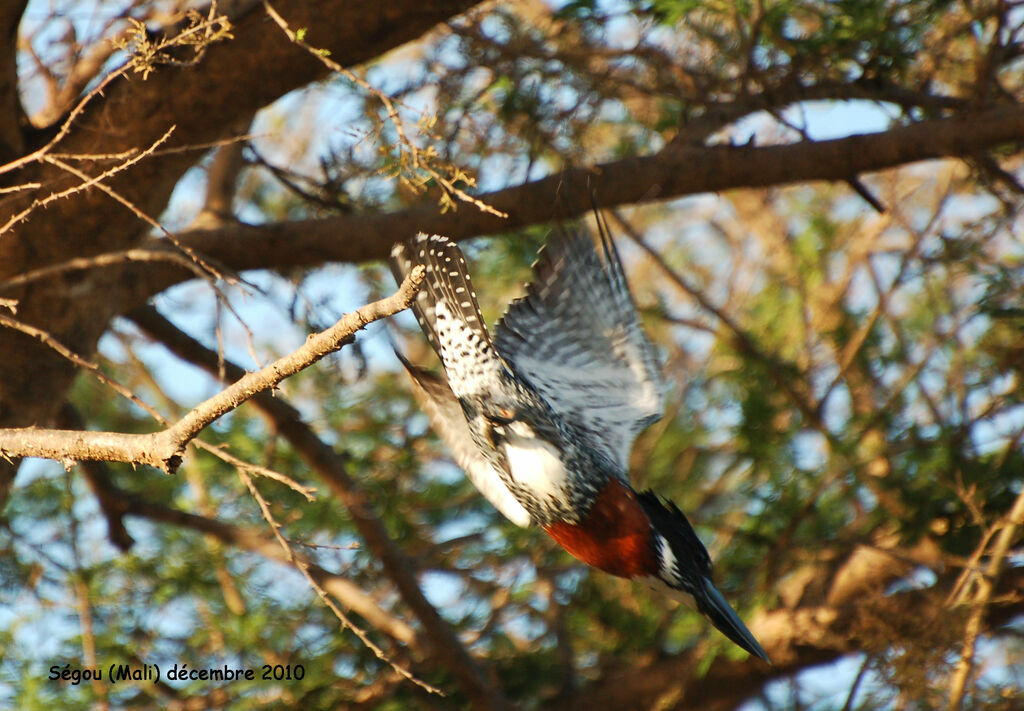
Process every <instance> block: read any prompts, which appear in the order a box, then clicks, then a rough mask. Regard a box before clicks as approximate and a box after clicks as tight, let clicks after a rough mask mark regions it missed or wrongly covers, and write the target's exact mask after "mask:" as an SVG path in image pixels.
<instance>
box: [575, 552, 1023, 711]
mask: <svg viewBox="0 0 1024 711" xmlns="http://www.w3.org/2000/svg"><path fill="white" fill-rule="evenodd" d="M952 577H953V576H947V579H943V580H942V581H940V584H939V585H936V586H933V587H931V588H927V589H925V590H914V591H910V592H905V593H900V594H895V595H888V596H887V595H885V594H884V585H881V586H880V585H879V584H878V583H879V581H878V580H877V579H876V580H874V584H872V585H870V590H867V591H865V593H864V594H862V595H861V596H859V597H857V598H856V599H853V600H848V601H845V602H843V603H842V604H839V605H829V604H824V605H805V606H801V607H798V608H794V609H777V610H773V611H770V612H767V613H765V614H763V615H762V616H761V617H760V618H758V619H755V620H754V622H753V624H751V630H752V631H753V632H754V634H755V635H756V636H757V638H758V639H759V640H760V641H761V642H762V643H763V644H764V646H765V649H767V650H768V651H769V653H770V654H771V656H772V660H773V661H774V662H776V663H775V664H774V665H773V666H771V667H769V666H766V665H764V664H762V663H760V662H759V661H758V660H756V659H745V660H742V661H731V660H727V659H716V660H715V661H714V663H713V664H712V665H711V667H710V669H708V671H707V673H706V674H705V675H704V676H699V675H697V674H695V673H693V672H692V670H693V669H694V668H696V667H697V666H699V665H700V662H701V660H700V656H701V652H702V650H701V649H699V648H698V649H697V650H694V651H690V652H686V653H684V654H681V655H677V656H672V657H667V658H662V659H658V660H656V661H654V662H644V663H638V664H633V663H628V662H627V663H621V664H619V665H617V666H616V667H615V668H610V669H606V670H604V672H603V673H602V675H601V678H600V681H598V682H597V683H595V684H593V685H591V686H589V687H586V688H585V689H583V690H581V691H580V692H579V693H578V694H576V695H575V696H574V697H573V698H572V700H571V702H569V703H564V704H563V703H561V702H560V703H559V704H558V705H557V706H556V708H558V709H560V710H561V709H565V710H566V711H589V710H590V709H593V708H614V709H623V710H632V709H637V710H638V711H639V710H640V709H649V708H652V707H653V706H655V705H657V703H658V700H659V699H662V698H663V697H664V694H665V692H666V690H667V689H673V690H677V691H678V692H679V693H678V695H677V698H678V699H680V701H679V702H678V703H677V704H675V705H673V706H671V708H675V709H680V710H685V709H699V710H700V711H727V710H728V709H733V708H735V707H736V706H737V705H739V704H740V703H742V702H743V701H746V700H747V699H749V698H750V697H751V696H753V695H754V694H756V693H757V692H758V690H759V689H760V688H761V687H762V686H763V685H764V684H765V683H767V682H768V681H771V680H773V679H780V678H785V677H788V676H790V675H792V674H795V673H797V672H799V671H802V670H804V669H807V668H809V667H813V666H817V665H820V664H825V663H828V662H831V661H834V660H836V659H838V658H839V657H842V656H844V655H846V654H852V653H855V652H860V651H864V650H865V648H867V647H870V646H871V645H872V644H877V637H878V635H879V634H880V633H881V634H884V628H883V627H880V625H879V623H880V622H881V621H882V620H883V619H884V620H885V624H888V625H899V624H901V622H902V621H904V620H911V621H917V622H919V623H924V622H925V621H929V623H930V624H934V625H938V626H939V627H942V625H945V624H946V620H947V619H948V617H949V610H948V609H947V608H946V606H945V600H944V597H945V589H946V584H947V583H948V582H949V580H950V579H951V578H952ZM865 582H867V580H865ZM999 593H1000V598H999V602H998V603H993V604H992V605H991V606H990V607H989V608H988V611H987V614H986V616H985V619H984V629H985V630H986V631H987V632H994V631H996V630H998V629H999V627H1000V626H1001V625H1004V624H1005V623H1006V622H1007V621H1008V620H1010V619H1013V618H1014V617H1016V616H1019V615H1020V614H1022V613H1024V569H1021V568H1013V569H1011V570H1009V571H1007V572H1006V573H1004V575H1003V576H1002V578H1001V579H1000V586H999ZM880 629H882V630H883V631H882V632H880ZM921 634H922V635H924V634H926V632H925V630H923V629H922V630H921ZM949 641H950V643H952V641H953V638H952V637H950V640H949Z"/></svg>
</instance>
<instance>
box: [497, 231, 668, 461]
mask: <svg viewBox="0 0 1024 711" xmlns="http://www.w3.org/2000/svg"><path fill="white" fill-rule="evenodd" d="M598 225H599V228H600V253H599V252H598V248H597V247H595V245H594V243H593V241H592V240H591V238H590V237H589V236H588V235H586V234H585V233H580V232H575V233H569V232H566V231H564V230H563V231H562V233H561V234H560V235H559V236H558V237H556V238H555V239H554V240H552V241H551V242H550V243H549V244H548V245H547V246H545V247H544V249H543V250H541V253H540V255H539V257H538V259H537V262H536V264H534V267H533V269H534V274H535V277H534V281H533V283H532V284H530V285H529V286H528V287H527V293H526V296H524V297H523V298H521V299H517V300H516V301H514V302H513V303H512V304H511V306H510V307H509V309H508V312H507V313H506V314H505V316H504V318H502V320H501V321H500V322H499V324H498V326H497V329H496V331H495V346H496V348H497V350H498V353H500V354H501V357H502V358H504V359H505V361H506V362H507V363H509V364H510V365H511V367H512V369H513V370H514V371H515V373H516V374H517V375H519V376H520V377H522V378H523V379H524V380H527V381H528V382H529V383H530V385H531V386H533V388H534V389H535V390H536V391H537V392H538V393H539V394H540V395H541V396H542V397H543V398H544V399H545V400H547V402H548V404H549V405H550V407H551V408H552V410H554V411H555V412H556V413H558V414H559V415H561V416H562V417H563V418H564V419H565V420H566V421H567V422H571V423H574V425H575V426H576V427H577V428H578V430H579V431H580V432H581V433H582V434H583V435H584V436H586V437H587V438H588V440H589V441H588V443H589V445H590V446H592V447H594V448H595V449H598V450H601V451H603V452H604V453H605V454H606V455H607V456H608V457H609V459H610V460H611V461H613V462H616V463H618V464H619V465H620V468H621V471H626V470H627V468H628V460H629V454H630V450H631V449H632V447H633V441H634V440H635V439H636V435H637V434H638V433H639V432H640V431H641V430H642V429H644V428H645V427H647V426H648V425H649V424H650V423H652V422H654V421H655V420H657V419H658V418H659V417H661V413H662V410H663V408H664V404H663V394H662V384H661V378H660V375H659V372H658V366H657V363H656V359H655V355H654V350H653V348H652V346H651V344H650V341H648V339H647V336H646V335H645V334H644V332H643V330H642V328H641V326H640V320H639V317H638V316H637V312H636V306H635V304H634V303H633V297H632V295H631V294H630V292H629V286H628V284H627V283H626V277H625V274H624V273H623V270H622V263H621V261H620V260H619V256H618V252H617V251H616V249H615V245H614V243H613V242H612V241H611V238H610V236H609V235H608V231H607V228H606V227H605V226H604V224H603V223H602V222H601V221H600V219H599V221H598Z"/></svg>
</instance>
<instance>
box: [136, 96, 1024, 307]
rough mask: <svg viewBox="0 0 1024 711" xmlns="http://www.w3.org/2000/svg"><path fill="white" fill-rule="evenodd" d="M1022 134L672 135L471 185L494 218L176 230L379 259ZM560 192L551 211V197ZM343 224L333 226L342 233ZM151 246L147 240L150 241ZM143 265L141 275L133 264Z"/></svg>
mask: <svg viewBox="0 0 1024 711" xmlns="http://www.w3.org/2000/svg"><path fill="white" fill-rule="evenodd" d="M1014 142H1024V106H1009V107H1001V108H997V109H990V110H987V111H980V112H977V113H973V114H962V115H957V116H953V117H949V118H941V119H934V120H929V121H921V122H919V123H916V124H913V125H911V126H904V127H900V128H894V129H891V130H889V131H884V132H878V133H868V134H858V135H854V136H848V137H846V138H838V139H834V140H829V141H814V142H810V141H801V142H799V143H794V144H789V145H782V146H763V147H757V146H711V147H706V148H705V147H695V146H676V147H670V148H667V149H666V150H664V151H662V152H660V153H658V154H656V155H652V156H642V157H635V158H625V159H622V160H618V161H613V162H610V163H605V164H602V165H598V166H594V167H593V168H572V169H569V170H565V171H562V172H560V173H557V174H555V175H552V176H549V177H547V178H542V179H540V180H535V181H532V182H529V183H525V184H523V185H517V186H515V187H511V188H506V189H503V190H498V191H495V192H491V193H486V194H484V195H480V196H479V197H480V199H481V200H482V201H483V202H486V203H487V204H489V205H492V206H493V207H494V208H496V209H497V210H500V211H502V212H505V213H508V215H509V217H508V219H505V220H503V219H500V218H497V217H495V216H494V215H491V214H488V213H484V212H480V211H479V210H470V209H461V210H459V211H457V212H453V211H448V212H442V211H441V210H440V209H439V208H438V207H437V206H436V205H434V204H432V203H431V204H426V205H421V206H417V207H413V208H409V209H406V210H401V211H397V212H391V213H386V214H351V215H340V216H337V217H331V218H326V219H312V220H298V221H295V222H288V223H278V224H270V225H258V226H257V225H244V224H231V225H224V226H223V227H220V228H218V229H215V230H203V229H200V230H192V231H188V232H184V233H181V234H179V239H180V240H181V242H182V244H185V245H188V246H189V247H192V248H193V249H195V250H196V251H197V252H199V253H200V254H203V255H205V256H206V257H209V258H212V259H215V260H217V261H219V262H222V263H224V264H225V265H227V266H229V267H231V268H233V269H236V270H239V271H242V270H246V269H263V268H275V269H287V268H290V267H295V266H310V265H318V264H322V263H324V262H331V261H338V262H364V261H369V260H376V259H384V258H385V257H386V256H387V254H388V250H390V248H391V245H392V244H393V243H394V242H395V241H396V240H398V239H401V238H404V237H408V236H411V235H413V234H415V233H416V232H418V231H422V232H426V233H428V234H443V235H445V236H447V237H450V238H452V239H456V240H460V239H467V238H470V237H474V236H478V235H484V234H495V233H499V232H505V231H508V230H512V229H516V228H519V227H525V226H528V225H532V224H537V223H544V222H550V221H551V220H552V219H554V218H555V217H559V218H563V219H564V218H570V217H574V216H577V215H582V214H585V213H587V212H588V211H589V210H590V205H591V202H590V192H589V188H588V186H592V187H593V189H594V193H595V195H596V197H597V200H598V202H599V204H601V205H602V206H604V207H608V208H611V207H615V206H617V205H626V204H637V203H644V202H650V201H653V200H664V199H669V198H675V197H680V196H684V195H692V194H697V193H705V192H717V191H721V190H731V189H736V188H756V187H767V186H772V185H784V184H789V183H798V182H808V181H815V180H826V181H847V180H848V179H849V177H850V176H851V175H860V174H862V173H866V172H871V171H878V170H885V169H888V168H894V167H897V166H901V165H905V164H907V163H913V162H916V161H924V160H934V159H939V158H951V157H963V156H971V155H974V154H976V153H977V152H978V151H979V150H981V149H983V148H991V147H993V146H997V145H1002V144H1005V143H1014ZM556 200H557V201H558V212H557V213H556V210H555V204H556ZM339 236H340V237H339ZM150 246H153V247H155V246H156V243H155V242H152V243H150ZM120 269H121V270H122V271H121V272H120V274H122V275H123V278H121V279H120V282H119V283H123V284H125V288H133V289H134V293H130V294H125V295H124V296H125V298H124V299H122V303H125V304H139V303H142V302H143V301H145V300H146V299H147V298H148V297H149V296H152V295H153V294H154V293H159V292H160V291H162V290H163V289H165V288H167V287H168V286H171V285H173V284H175V283H177V282H179V281H181V280H183V279H188V278H190V277H191V275H190V274H186V273H183V272H182V271H181V270H180V269H176V268H174V267H173V266H172V265H159V266H157V265H151V264H148V265H145V266H142V265H131V264H128V265H124V266H122V267H121V268H120ZM143 271H145V278H143V277H142V272H143Z"/></svg>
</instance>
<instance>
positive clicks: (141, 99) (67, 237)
mask: <svg viewBox="0 0 1024 711" xmlns="http://www.w3.org/2000/svg"><path fill="white" fill-rule="evenodd" d="M472 4H473V2H471V1H469V0H426V1H423V0H418V1H417V2H410V1H409V0H399V1H398V2H389V3H350V2H342V1H341V0H332V1H329V2H316V3H310V2H301V1H299V0H280V1H279V2H276V3H275V8H276V9H277V11H278V12H279V13H281V15H283V16H284V17H285V18H286V19H287V20H288V22H289V23H291V25H292V26H293V27H302V28H306V29H307V40H308V41H309V42H310V43H312V44H314V45H315V46H317V47H322V48H325V49H328V50H330V52H331V56H332V58H333V59H335V60H336V61H338V62H339V63H341V64H342V65H346V66H351V65H355V64H359V63H361V62H365V61H368V60H370V59H373V58H375V57H379V56H380V55H382V54H384V53H386V52H387V51H389V50H391V49H393V48H395V47H397V46H399V45H401V44H403V43H405V42H408V41H410V40H412V39H415V38H416V37H419V36H420V35H422V34H423V33H424V32H426V31H427V30H429V29H430V28H431V27H433V26H434V25H436V24H437V23H438V22H441V21H444V20H446V19H448V18H450V17H451V16H453V15H455V14H457V13H459V12H461V11H463V10H465V9H467V8H468V7H470V6H471V5H472ZM0 29H2V28H0ZM232 35H233V36H234V39H232V40H229V41H224V42H220V43H217V44H214V45H212V46H210V47H209V49H208V50H207V51H206V54H205V56H204V57H203V59H202V61H201V62H199V63H198V64H197V65H195V66H188V67H175V66H163V67H160V68H159V69H158V70H157V71H156V72H154V73H153V74H152V75H151V76H150V78H149V79H148V80H145V81H143V80H142V78H141V77H140V76H139V75H128V76H126V77H123V78H121V79H118V80H116V81H114V82H113V83H112V84H111V86H109V87H108V88H107V89H106V90H105V91H104V93H103V95H102V96H99V97H97V98H96V100H95V101H93V102H92V103H91V104H90V105H89V107H88V109H87V110H86V111H85V112H84V113H83V114H82V115H81V116H80V117H79V118H78V119H77V120H76V122H75V124H74V126H73V127H72V130H71V131H70V132H69V134H68V135H67V137H66V138H65V139H64V140H63V141H62V142H61V143H60V144H59V146H58V149H59V150H60V151H61V152H62V153H90V154H95V153H102V154H110V153H116V152H119V151H124V150H130V149H145V148H146V147H148V146H150V145H151V144H152V143H153V142H154V141H156V140H157V139H158V138H159V137H160V136H162V135H163V134H164V133H165V132H166V131H167V130H168V129H169V128H171V127H172V126H173V127H174V131H173V133H172V135H171V138H170V140H169V142H168V144H167V145H168V147H175V146H178V147H180V146H187V145H197V144H204V143H209V142H211V141H216V140H219V139H224V138H228V137H230V136H232V135H235V134H238V133H241V132H243V131H244V129H245V127H246V126H247V125H248V122H249V120H250V119H251V117H252V115H253V114H254V112H256V111H257V110H258V109H260V108H262V107H263V106H266V105H267V104H269V103H271V102H272V101H274V100H275V99H277V98H278V97H280V96H282V95H283V94H285V93H287V92H289V91H291V90H293V89H296V88H299V87H302V86H304V85H306V84H308V83H310V82H312V81H315V80H317V79H319V78H321V77H323V76H324V74H325V72H326V69H325V67H324V66H323V65H322V64H321V63H320V62H318V61H316V60H315V59H314V58H313V57H311V56H310V55H309V54H308V53H307V52H305V51H303V50H302V49H300V48H298V47H296V46H294V45H293V44H291V43H290V42H289V41H288V40H287V38H286V37H285V36H284V34H283V33H282V32H281V29H280V28H279V27H278V26H277V25H276V24H274V23H273V22H271V21H270V20H269V19H268V18H267V16H266V15H265V13H264V12H263V11H262V9H261V8H259V7H256V8H254V9H252V10H251V11H250V12H248V14H246V15H245V16H244V17H242V18H240V19H239V20H237V22H236V23H235V24H234V27H233V29H232ZM9 98H10V97H8V99H9ZM0 111H7V112H8V113H10V111H11V108H10V107H9V106H8V107H4V108H3V109H2V110H0ZM36 147H38V146H37V145H30V146H28V147H27V148H28V149H29V150H31V149H33V148H36ZM200 155H201V153H200V151H198V150H197V151H184V152H174V153H164V154H161V155H160V156H154V157H152V158H149V159H147V160H144V161H140V162H139V163H138V164H137V165H135V166H133V167H132V168H130V169H129V170H126V171H125V172H123V173H121V174H119V175H117V176H115V177H114V178H112V179H111V180H110V181H109V185H110V186H111V187H112V188H114V189H115V190H117V191H118V192H120V193H121V194H122V195H123V196H125V197H126V198H128V199H129V200H130V201H131V202H132V203H134V204H135V205H136V206H137V207H138V208H139V209H140V210H142V211H143V212H145V213H146V214H148V215H151V216H152V215H157V214H159V212H160V211H161V209H162V208H163V207H164V205H166V203H167V200H168V198H169V196H170V193H171V190H172V189H173V187H174V185H175V184H176V183H177V182H178V179H179V178H180V177H181V175H182V174H183V173H184V171H185V170H186V169H187V168H189V167H190V166H191V165H193V164H194V163H195V161H196V160H197V158H198V157H199V156H200ZM107 165H108V164H106V163H101V162H96V163H94V164H90V163H81V162H76V167H78V168H79V169H81V170H83V171H85V172H87V173H90V174H95V173H98V172H100V170H102V169H103V168H105V167H107ZM5 178H7V181H6V182H8V183H9V184H10V183H18V184H21V183H25V182H29V181H34V182H38V183H40V184H41V186H42V187H40V188H39V189H37V190H33V191H23V192H22V193H17V194H15V195H13V196H10V195H9V196H2V199H0V219H2V220H3V221H4V222H6V219H7V217H9V216H10V215H12V214H16V213H17V212H18V211H20V210H22V209H24V208H25V207H26V205H27V204H29V203H30V202H31V201H32V200H33V199H38V198H40V197H42V196H44V195H46V194H49V193H50V192H51V191H52V190H54V189H55V188H60V187H62V186H69V185H73V184H74V183H75V182H77V181H78V179H77V178H73V177H71V176H69V175H68V174H67V173H63V172H62V171H60V170H59V169H57V168H56V167H53V166H49V165H45V166H41V165H38V164H36V165H34V166H31V167H29V168H25V169H22V170H20V171H15V172H14V173H12V174H8V175H7V176H5ZM147 230H148V226H147V225H146V224H145V223H144V222H142V221H141V220H138V219H137V218H136V217H134V216H133V215H132V214H131V212H129V211H128V210H127V209H126V208H125V207H124V206H122V205H119V204H117V203H116V202H114V201H113V200H112V199H111V198H110V197H109V196H108V195H106V194H105V193H103V192H101V191H99V190H88V191H84V192H81V193H78V194H76V195H75V196H73V197H72V198H70V199H67V200H61V201H58V202H56V203H54V204H53V205H52V206H50V207H49V208H48V209H46V210H37V211H35V212H34V213H33V214H32V215H31V217H30V218H29V219H28V220H27V221H25V222H22V223H21V224H18V225H16V226H15V227H14V228H13V229H12V230H11V231H9V232H7V233H5V234H3V235H2V236H0V279H3V278H4V277H9V276H11V275H14V274H18V273H23V272H25V271H27V270H32V269H36V268H39V267H42V266H45V265H48V264H54V263H59V262H64V261H67V260H68V259H73V258H76V257H83V256H89V255H95V254H99V253H104V252H110V251H116V250H121V249H126V248H129V247H131V246H133V245H135V244H137V243H139V242H140V241H141V240H142V239H143V238H144V235H145V233H146V231H147ZM121 278H124V275H123V274H121V273H120V272H119V271H118V270H105V271H94V272H73V273H66V274H61V275H56V276H53V277H51V278H48V279H45V280H40V281H38V282H33V283H30V284H27V285H24V286H23V287H20V288H18V289H16V290H14V291H8V292H5V294H4V296H5V297H9V298H16V299H18V301H19V310H18V318H19V319H20V320H22V321H24V322H27V323H30V324H33V325H35V326H38V327H40V328H43V329H45V330H47V331H49V332H50V333H51V334H52V335H53V336H55V337H56V338H57V339H58V340H60V341H61V342H63V343H65V344H66V345H67V346H68V347H70V348H71V349H72V350H73V351H75V352H78V353H82V354H86V355H88V354H91V353H92V352H93V350H94V349H95V346H96V343H97V341H98V339H99V337H100V335H102V333H103V331H104V330H106V328H107V325H108V324H109V321H110V319H111V317H112V316H113V315H115V314H116V313H118V312H119V311H120V310H121V307H122V304H119V303H118V301H117V297H116V294H117V292H118V291H119V289H118V288H117V283H118V281H119V280H120V279H121ZM73 375H74V371H73V368H72V367H71V366H70V365H69V364H68V363H67V362H65V361H63V360H62V359H61V358H59V357H58V356H56V355H55V354H53V353H51V352H49V351H47V349H46V348H45V347H44V346H42V345H40V344H38V343H35V342H33V341H31V340H30V339H28V338H27V337H25V336H24V335H22V334H19V333H16V332H13V331H10V330H7V329H4V330H0V426H31V425H39V426H43V425H46V424H49V423H50V422H51V421H52V419H53V417H54V416H55V414H56V413H57V411H58V410H59V408H60V406H61V403H62V400H63V394H64V393H65V392H66V390H67V388H68V386H69V385H70V382H71V379H72V377H73Z"/></svg>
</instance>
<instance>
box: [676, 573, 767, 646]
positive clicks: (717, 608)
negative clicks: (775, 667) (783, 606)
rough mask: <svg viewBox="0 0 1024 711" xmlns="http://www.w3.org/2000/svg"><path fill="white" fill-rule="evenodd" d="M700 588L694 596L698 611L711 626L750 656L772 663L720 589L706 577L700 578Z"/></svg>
mask: <svg viewBox="0 0 1024 711" xmlns="http://www.w3.org/2000/svg"><path fill="white" fill-rule="evenodd" d="M698 585H699V588H698V590H697V592H696V594H695V595H694V599H695V600H696V602H697V609H698V610H700V612H702V613H703V614H704V615H706V616H707V618H708V619H709V620H711V624H713V625H714V626H715V627H717V628H718V629H719V630H720V631H721V632H722V634H724V635H725V636H726V637H728V638H729V639H731V640H732V641H733V642H735V643H736V644H738V645H739V646H740V647H742V648H743V649H745V650H746V651H747V652H748V653H749V654H751V655H753V656H755V657H760V658H761V659H763V660H764V661H766V662H767V663H768V664H771V663H772V661H771V660H770V659H769V658H768V655H767V654H766V653H765V651H764V650H763V649H762V648H761V645H760V644H758V643H757V640H756V639H754V635H752V634H751V633H750V630H748V629H747V626H746V625H745V624H743V620H741V619H740V616H739V615H737V614H736V611H735V610H733V609H732V607H730V606H729V603H728V602H726V601H725V598H724V597H722V593H720V592H718V588H716V587H715V584H714V583H713V582H711V579H710V578H708V577H706V576H703V575H701V576H699V583H698Z"/></svg>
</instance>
